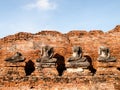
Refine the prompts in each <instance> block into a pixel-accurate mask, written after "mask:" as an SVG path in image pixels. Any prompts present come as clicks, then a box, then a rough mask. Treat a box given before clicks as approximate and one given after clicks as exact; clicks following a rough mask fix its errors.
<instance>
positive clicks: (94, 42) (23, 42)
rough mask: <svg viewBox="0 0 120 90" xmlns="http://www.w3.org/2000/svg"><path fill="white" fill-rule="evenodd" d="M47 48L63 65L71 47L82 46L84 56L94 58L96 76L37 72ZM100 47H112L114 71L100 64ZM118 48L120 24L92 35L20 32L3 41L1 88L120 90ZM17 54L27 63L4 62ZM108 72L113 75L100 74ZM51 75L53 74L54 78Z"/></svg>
mask: <svg viewBox="0 0 120 90" xmlns="http://www.w3.org/2000/svg"><path fill="white" fill-rule="evenodd" d="M44 45H50V46H53V47H54V51H55V55H57V57H58V56H59V57H58V59H59V63H62V64H65V63H66V62H67V59H68V58H69V57H70V56H71V54H72V46H74V45H79V46H80V47H82V49H83V55H84V56H87V57H89V58H90V59H91V62H92V65H93V68H94V69H95V70H96V72H97V73H96V74H94V76H84V75H83V76H81V75H80V76H79V74H78V75H77V74H75V75H73V74H71V75H68V76H67V75H66V73H65V75H64V73H63V75H62V77H59V76H58V72H56V71H57V68H54V69H51V70H49V69H43V73H41V71H40V72H39V71H37V70H36V68H35V64H36V59H37V58H40V57H41V55H40V53H41V47H42V46H44ZM100 46H106V47H109V49H110V53H111V56H114V57H116V58H117V62H116V63H114V64H112V65H113V66H114V68H113V69H111V70H110V68H109V67H110V66H109V65H107V64H102V63H98V61H97V57H98V48H99V47H100ZM119 48H120V25H118V26H116V27H115V28H114V29H113V30H110V31H109V32H106V33H104V32H102V31H101V30H92V31H90V32H87V31H85V30H84V31H79V30H75V31H74V30H73V31H70V32H68V33H66V34H62V33H60V32H57V31H41V32H38V33H36V34H32V33H25V32H20V33H17V34H15V35H9V36H7V37H4V38H2V39H0V62H1V63H0V86H1V87H0V89H2V90H8V89H6V88H7V87H8V88H10V89H15V90H16V89H18V90H29V89H30V88H35V89H40V90H47V89H49V90H70V89H71V90H120V86H119V85H120V77H119V75H120V74H119V72H120V53H119V52H120V49H119ZM17 51H19V52H21V53H22V54H23V56H24V57H25V58H26V60H25V61H24V62H22V63H21V64H19V63H18V64H9V63H5V61H4V59H5V58H7V57H9V56H11V55H13V54H14V53H15V52H17ZM60 60H61V61H60ZM28 62H30V63H28ZM26 63H28V64H26ZM99 66H100V67H106V68H105V69H106V70H102V71H101V68H99ZM60 67H61V66H60ZM108 68H109V69H108ZM34 69H35V70H34ZM26 70H28V71H26ZM29 70H33V72H32V73H31V74H30V75H28V76H26V73H27V74H29ZM13 71H14V72H13ZM48 71H51V72H48ZM30 72H31V71H30ZM107 72H111V73H112V74H113V75H112V74H111V75H110V76H109V75H99V74H98V73H106V74H107ZM16 73H17V74H16ZM51 73H54V74H53V75H51ZM114 73H117V75H114ZM10 74H11V75H10ZM42 75H43V76H42ZM44 75H45V76H44ZM47 75H48V76H47ZM70 76H71V77H70ZM83 77H84V78H83ZM103 87H104V88H103ZM42 88H44V89H42Z"/></svg>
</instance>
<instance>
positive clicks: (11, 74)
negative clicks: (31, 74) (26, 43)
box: [1, 62, 26, 81]
mask: <svg viewBox="0 0 120 90" xmlns="http://www.w3.org/2000/svg"><path fill="white" fill-rule="evenodd" d="M24 67H25V63H24V62H21V63H9V62H6V63H5V64H4V71H2V72H1V75H2V76H3V80H4V81H16V80H21V79H22V78H23V77H24V76H25V75H26V73H25V68H24Z"/></svg>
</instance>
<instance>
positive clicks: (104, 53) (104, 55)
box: [97, 46, 116, 62]
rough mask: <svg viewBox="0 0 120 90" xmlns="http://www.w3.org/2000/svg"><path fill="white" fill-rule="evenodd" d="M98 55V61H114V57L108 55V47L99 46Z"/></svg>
mask: <svg viewBox="0 0 120 90" xmlns="http://www.w3.org/2000/svg"><path fill="white" fill-rule="evenodd" d="M98 54H99V57H98V58H97V60H98V61H99V62H115V61H116V58H115V57H111V56H110V51H109V48H107V47H104V46H101V47H100V48H99V50H98Z"/></svg>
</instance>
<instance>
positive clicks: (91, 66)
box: [84, 55, 96, 75]
mask: <svg viewBox="0 0 120 90" xmlns="http://www.w3.org/2000/svg"><path fill="white" fill-rule="evenodd" d="M84 57H86V58H87V60H88V61H89V62H90V66H89V67H88V69H89V70H90V71H91V73H93V75H94V74H95V73H96V69H95V68H94V67H93V65H92V59H91V57H90V56H88V55H85V56H84Z"/></svg>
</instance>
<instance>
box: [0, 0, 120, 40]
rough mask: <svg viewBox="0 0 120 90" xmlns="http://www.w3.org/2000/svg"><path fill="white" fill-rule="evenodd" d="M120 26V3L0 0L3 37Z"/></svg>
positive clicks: (103, 0) (115, 0)
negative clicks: (22, 33)
mask: <svg viewBox="0 0 120 90" xmlns="http://www.w3.org/2000/svg"><path fill="white" fill-rule="evenodd" d="M119 24H120V0H0V38H2V37H5V36H7V35H10V34H15V33H17V32H31V33H36V32H39V31H41V30H57V31H60V32H62V33H67V32H69V31H71V30H87V31H90V30H93V29H94V30H96V29H98V30H103V31H105V32H106V31H108V30H111V29H113V28H114V27H115V26H116V25H119Z"/></svg>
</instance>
